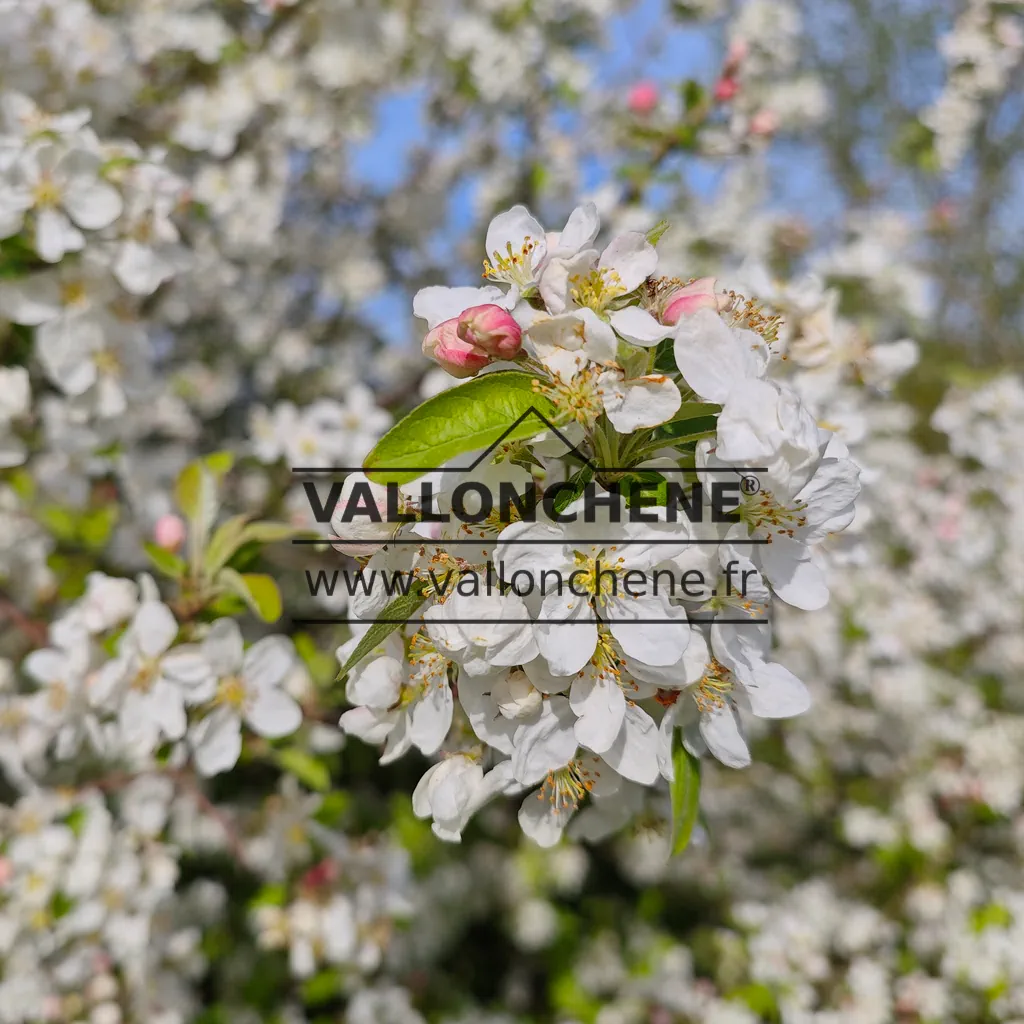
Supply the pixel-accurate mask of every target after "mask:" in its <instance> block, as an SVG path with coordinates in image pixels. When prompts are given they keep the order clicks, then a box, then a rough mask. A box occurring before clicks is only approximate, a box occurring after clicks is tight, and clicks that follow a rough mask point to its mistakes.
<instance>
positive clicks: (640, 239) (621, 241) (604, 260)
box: [598, 231, 658, 292]
mask: <svg viewBox="0 0 1024 1024" xmlns="http://www.w3.org/2000/svg"><path fill="white" fill-rule="evenodd" d="M598 265H599V266H601V267H607V268H608V269H609V270H614V271H615V272H616V273H617V274H618V275H619V281H620V283H621V284H622V287H623V288H624V289H625V290H626V291H627V292H631V291H633V289H634V288H638V287H639V286H640V285H641V284H642V283H643V282H644V281H646V280H647V278H648V277H650V276H651V274H653V273H654V271H655V270H657V269H658V252H657V250H656V249H655V248H654V246H653V245H651V243H650V242H648V241H647V238H646V236H645V235H643V234H642V233H641V232H639V231H627V232H626V233H625V234H622V235H619V236H618V237H617V238H613V239H612V240H611V242H610V243H609V244H608V247H607V248H606V249H605V251H604V252H603V253H601V260H600V263H599V264H598Z"/></svg>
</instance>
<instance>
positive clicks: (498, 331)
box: [458, 304, 523, 359]
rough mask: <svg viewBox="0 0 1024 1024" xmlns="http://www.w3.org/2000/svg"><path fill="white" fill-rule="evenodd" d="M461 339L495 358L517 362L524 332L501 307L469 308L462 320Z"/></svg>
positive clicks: (460, 319) (464, 311)
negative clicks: (516, 358) (515, 360)
mask: <svg viewBox="0 0 1024 1024" xmlns="http://www.w3.org/2000/svg"><path fill="white" fill-rule="evenodd" d="M458 335H459V337H460V338H461V339H462V340H463V341H464V342H466V343H467V344H469V345H473V346H474V347H475V348H477V349H479V350H481V351H482V352H485V353H486V354H487V355H490V356H493V357H494V358H495V359H515V357H516V356H517V355H519V350H520V349H521V348H522V347H523V332H522V328H520V326H519V324H517V323H516V321H515V318H514V317H513V316H512V314H511V313H509V312H508V310H505V309H502V308H501V306H495V305H493V304H487V305H483V306H470V307H469V309H466V310H463V312H462V315H461V316H460V317H459V326H458Z"/></svg>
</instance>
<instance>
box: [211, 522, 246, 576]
mask: <svg viewBox="0 0 1024 1024" xmlns="http://www.w3.org/2000/svg"><path fill="white" fill-rule="evenodd" d="M248 521H249V517H248V516H247V515H240V516H232V517H231V518H230V519H227V520H225V521H224V522H223V523H221V524H220V526H218V527H217V530H216V532H215V533H214V535H213V537H212V538H211V540H210V546H209V547H208V548H207V549H206V556H205V557H204V558H203V568H204V569H205V570H206V571H207V573H209V574H210V575H211V576H213V575H215V574H216V572H217V570H218V569H219V568H220V567H221V566H222V565H225V564H226V563H227V562H228V561H229V560H230V559H231V556H232V555H233V554H234V553H235V552H236V551H237V550H238V549H239V547H240V546H241V544H242V541H241V537H242V531H243V530H244V529H245V524H246V523H247V522H248Z"/></svg>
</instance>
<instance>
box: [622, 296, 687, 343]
mask: <svg viewBox="0 0 1024 1024" xmlns="http://www.w3.org/2000/svg"><path fill="white" fill-rule="evenodd" d="M608 319H609V321H610V322H611V325H612V327H614V328H615V331H616V333H617V334H618V335H619V336H620V337H623V338H625V339H626V341H628V342H631V343H632V344H634V345H640V346H641V347H642V348H651V347H652V346H654V345H657V344H658V342H659V341H661V340H662V339H663V338H667V337H668V336H669V335H670V334H672V332H673V331H674V330H675V328H674V327H666V326H665V325H664V324H662V323H659V322H658V321H657V320H655V319H654V317H653V316H651V314H650V313H648V312H647V310H646V309H641V308H640V307H639V306H627V307H626V308H625V309H617V310H614V311H613V312H612V313H610V314H609V315H608Z"/></svg>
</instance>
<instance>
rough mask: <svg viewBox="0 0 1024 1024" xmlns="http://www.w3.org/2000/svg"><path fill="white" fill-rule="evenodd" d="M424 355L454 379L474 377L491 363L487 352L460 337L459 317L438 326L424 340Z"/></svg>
mask: <svg viewBox="0 0 1024 1024" xmlns="http://www.w3.org/2000/svg"><path fill="white" fill-rule="evenodd" d="M423 354H424V355H425V356H429V357H430V358H431V359H433V360H434V362H435V363H437V364H438V365H439V366H441V367H443V368H444V369H445V370H447V371H448V372H449V373H450V374H451V375H452V376H453V377H473V376H475V375H476V374H477V373H479V372H480V371H481V370H482V369H483V368H484V367H485V366H486V365H487V364H488V363H489V362H490V361H491V357H490V356H489V355H488V354H487V353H486V352H484V351H482V350H481V349H478V348H477V347H476V346H475V345H471V344H470V343H469V342H468V341H463V340H462V339H461V338H460V337H459V318H458V317H453V318H452V319H451V320H445V321H444V322H443V323H440V324H438V325H437V326H436V327H435V328H434V329H433V330H432V331H431V332H430V333H429V334H428V335H427V336H426V337H425V338H424V339H423Z"/></svg>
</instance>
